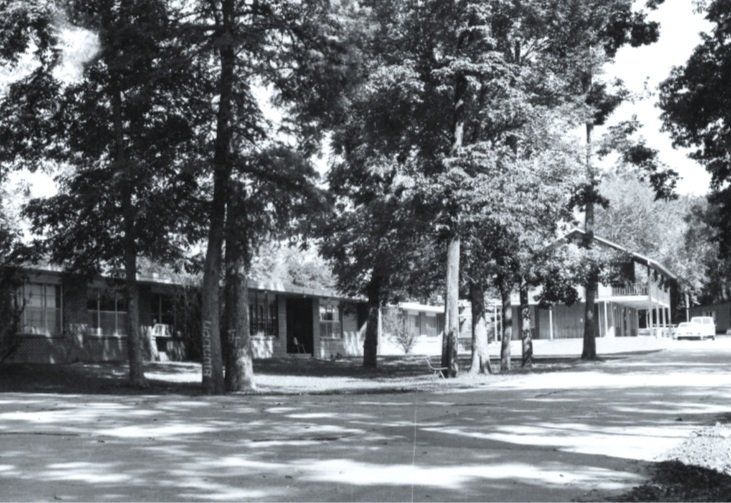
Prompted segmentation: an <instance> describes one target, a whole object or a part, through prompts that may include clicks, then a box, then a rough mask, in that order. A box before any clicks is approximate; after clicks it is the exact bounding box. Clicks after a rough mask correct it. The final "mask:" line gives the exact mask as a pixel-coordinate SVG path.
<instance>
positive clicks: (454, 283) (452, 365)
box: [442, 237, 460, 377]
mask: <svg viewBox="0 0 731 503" xmlns="http://www.w3.org/2000/svg"><path fill="white" fill-rule="evenodd" d="M459 245H460V240H459V238H457V237H454V238H452V239H451V240H450V242H449V247H448V248H447V299H446V313H445V316H444V337H445V340H444V342H443V343H442V367H444V368H446V369H447V370H446V371H442V373H443V374H445V376H444V377H457V374H458V373H459V364H458V362H457V357H458V349H459V348H458V344H459V339H458V338H459ZM445 346H446V347H445Z"/></svg>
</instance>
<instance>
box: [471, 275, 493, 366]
mask: <svg viewBox="0 0 731 503" xmlns="http://www.w3.org/2000/svg"><path fill="white" fill-rule="evenodd" d="M470 303H471V304H472V313H471V314H472V364H471V366H470V374H472V375H475V374H492V366H491V365H490V353H489V352H488V346H487V321H486V320H485V292H484V290H483V289H482V288H481V286H480V285H479V284H477V283H475V282H470Z"/></svg>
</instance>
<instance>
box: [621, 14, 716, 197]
mask: <svg viewBox="0 0 731 503" xmlns="http://www.w3.org/2000/svg"><path fill="white" fill-rule="evenodd" d="M643 3H644V2H643ZM650 18H651V19H652V20H654V21H658V22H659V23H660V39H659V40H658V41H657V43H655V44H652V45H648V46H644V47H637V48H633V47H624V48H622V49H621V50H620V51H619V53H618V54H617V57H616V60H615V63H614V65H612V66H611V67H609V68H607V75H609V76H613V77H619V78H621V79H622V80H624V82H625V84H626V85H627V88H628V89H629V90H630V91H633V92H634V93H636V94H641V93H643V91H644V89H645V81H647V88H648V89H649V90H650V91H651V92H652V93H653V95H652V96H648V97H645V98H644V99H642V100H638V101H636V102H635V103H624V104H622V105H621V106H620V107H619V109H618V110H617V111H616V112H615V113H614V116H613V117H612V120H613V121H618V120H625V119H629V118H630V117H631V116H632V115H633V114H636V115H637V117H638V119H639V120H640V122H642V123H643V125H644V127H643V130H642V135H643V136H644V137H645V138H646V139H647V143H648V146H650V147H653V148H656V149H658V150H659V151H660V158H661V159H662V160H663V161H664V162H665V163H666V164H668V165H669V166H670V167H671V168H673V169H675V170H676V171H677V172H678V173H680V176H681V177H682V178H681V179H680V180H679V181H678V187H677V188H678V192H680V193H683V194H705V193H706V192H707V191H708V187H709V184H710V180H711V177H710V175H709V174H708V172H707V171H706V170H705V168H703V167H702V166H701V165H700V164H698V163H697V162H695V161H693V160H692V159H689V158H688V157H687V156H686V152H685V151H683V150H679V149H675V148H673V146H672V143H671V141H670V137H669V135H668V134H667V133H663V132H661V131H660V128H661V126H662V122H661V121H660V109H659V108H657V107H656V105H655V104H656V102H657V87H658V85H659V84H660V83H661V82H662V81H663V80H665V79H666V78H667V76H668V75H669V73H670V69H671V68H672V67H673V66H680V65H683V64H685V62H686V61H687V60H688V58H689V57H690V54H691V53H692V51H693V49H694V48H695V46H696V45H698V44H699V43H700V35H699V34H700V32H701V31H710V28H711V23H709V22H708V21H706V20H705V19H704V17H703V15H702V14H697V13H695V12H693V0H666V1H665V3H663V4H662V5H661V6H660V7H659V8H658V9H657V11H654V12H651V15H650Z"/></svg>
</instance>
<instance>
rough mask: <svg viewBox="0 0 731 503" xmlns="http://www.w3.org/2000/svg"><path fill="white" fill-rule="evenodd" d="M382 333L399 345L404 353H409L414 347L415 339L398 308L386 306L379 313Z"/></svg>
mask: <svg viewBox="0 0 731 503" xmlns="http://www.w3.org/2000/svg"><path fill="white" fill-rule="evenodd" d="M381 323H382V324H383V333H384V334H386V335H387V336H388V337H389V338H390V339H391V340H392V341H394V342H395V343H397V344H398V345H399V346H401V349H403V350H404V354H409V353H410V352H411V350H412V349H413V348H414V343H415V342H416V339H415V337H414V334H413V333H412V332H410V331H409V330H408V329H407V327H406V316H405V315H404V313H403V311H401V310H400V309H394V308H386V309H384V310H383V311H382V313H381Z"/></svg>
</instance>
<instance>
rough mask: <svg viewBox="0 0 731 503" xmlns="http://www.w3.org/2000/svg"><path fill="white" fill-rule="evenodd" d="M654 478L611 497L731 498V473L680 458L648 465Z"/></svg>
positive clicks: (665, 499)
mask: <svg viewBox="0 0 731 503" xmlns="http://www.w3.org/2000/svg"><path fill="white" fill-rule="evenodd" d="M649 470H650V473H651V474H652V478H651V479H650V480H649V481H648V482H646V483H644V484H642V485H640V486H638V487H635V488H633V489H632V490H631V491H629V492H627V493H624V494H621V495H619V496H614V497H611V498H609V501H731V477H730V476H728V475H727V474H725V473H719V472H717V471H715V470H709V469H708V468H704V467H700V466H693V465H686V464H684V463H681V462H680V461H662V462H660V463H655V464H653V465H652V466H650V467H649Z"/></svg>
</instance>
